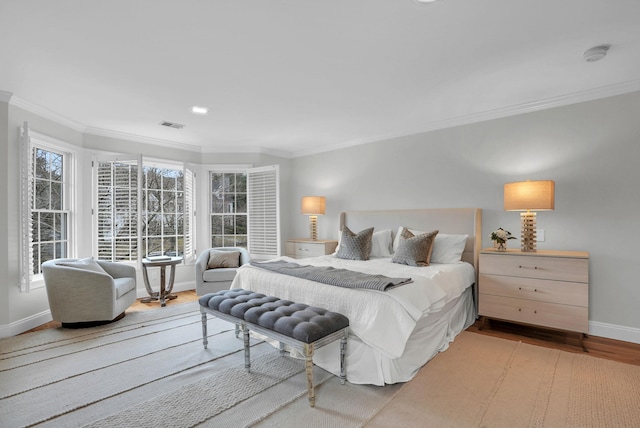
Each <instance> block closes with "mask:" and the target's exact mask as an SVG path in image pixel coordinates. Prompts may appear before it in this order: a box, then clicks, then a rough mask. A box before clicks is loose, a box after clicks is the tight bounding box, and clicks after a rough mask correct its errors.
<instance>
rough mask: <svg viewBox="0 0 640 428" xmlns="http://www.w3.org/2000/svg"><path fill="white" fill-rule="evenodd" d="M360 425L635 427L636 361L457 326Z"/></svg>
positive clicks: (639, 418) (638, 401)
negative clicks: (413, 374) (447, 344)
mask: <svg viewBox="0 0 640 428" xmlns="http://www.w3.org/2000/svg"><path fill="white" fill-rule="evenodd" d="M366 426H367V427H388V426H427V427H497V428H499V427H509V428H511V427H638V426H640V367H639V366H635V365H629V364H623V363H618V362H614V361H610V360H604V359H601V358H594V357H591V356H589V354H587V353H569V352H564V351H559V350H555V349H549V348H543V347H539V346H534V345H529V344H525V343H521V342H517V341H510V340H506V339H499V338H495V337H490V336H485V335H481V334H476V333H470V332H463V333H462V334H461V335H460V336H459V337H458V338H456V340H455V342H454V343H452V344H451V346H450V347H449V349H448V350H447V351H446V352H444V353H441V354H438V355H437V356H436V357H435V358H434V359H433V360H431V361H430V362H429V363H428V364H427V365H426V366H424V367H423V368H422V369H421V370H420V372H419V373H418V375H417V376H416V377H415V378H414V379H413V380H411V381H410V382H409V383H407V384H405V385H404V386H403V388H402V390H401V391H400V392H399V393H398V394H397V396H396V397H395V398H394V399H393V400H392V401H391V402H390V403H389V404H388V405H387V406H386V407H385V408H384V409H382V410H381V411H380V412H379V413H378V414H377V415H376V416H375V417H373V418H372V420H371V421H369V423H368V424H366Z"/></svg>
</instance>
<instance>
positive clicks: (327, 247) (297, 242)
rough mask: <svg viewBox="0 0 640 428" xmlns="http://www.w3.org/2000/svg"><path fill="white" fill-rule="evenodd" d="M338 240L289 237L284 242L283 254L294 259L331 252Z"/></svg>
mask: <svg viewBox="0 0 640 428" xmlns="http://www.w3.org/2000/svg"><path fill="white" fill-rule="evenodd" d="M337 246H338V241H321V240H317V241H313V240H311V239H289V240H287V242H285V247H284V254H285V256H287V257H292V258H294V259H303V258H305V257H317V256H324V255H327V254H332V253H333V252H334V251H335V250H336V247H337Z"/></svg>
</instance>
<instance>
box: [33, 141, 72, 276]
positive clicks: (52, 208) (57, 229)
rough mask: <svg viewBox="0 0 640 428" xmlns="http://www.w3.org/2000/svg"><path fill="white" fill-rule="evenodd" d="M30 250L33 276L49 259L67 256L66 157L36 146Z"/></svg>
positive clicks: (34, 153)
mask: <svg viewBox="0 0 640 428" xmlns="http://www.w3.org/2000/svg"><path fill="white" fill-rule="evenodd" d="M31 154H32V156H33V158H32V162H33V177H32V185H33V190H32V195H33V198H32V200H31V247H32V259H33V274H34V275H36V274H40V273H42V272H41V268H40V265H41V264H42V263H43V262H46V261H47V260H53V259H57V258H62V257H67V255H68V248H69V233H68V230H69V211H68V209H67V204H66V198H65V193H66V192H65V187H66V185H67V183H66V179H65V177H66V176H65V170H66V168H65V155H64V154H63V153H60V152H55V151H52V150H47V149H44V148H41V147H37V146H33V147H32V149H31Z"/></svg>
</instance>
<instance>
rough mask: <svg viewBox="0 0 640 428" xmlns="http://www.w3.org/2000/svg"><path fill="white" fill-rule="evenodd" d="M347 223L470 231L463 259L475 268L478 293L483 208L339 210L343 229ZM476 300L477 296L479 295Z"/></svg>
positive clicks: (356, 229)
mask: <svg viewBox="0 0 640 428" xmlns="http://www.w3.org/2000/svg"><path fill="white" fill-rule="evenodd" d="M344 225H346V226H347V227H349V229H351V230H352V231H354V232H356V233H357V232H359V231H360V230H362V229H365V228H367V227H371V226H373V227H374V228H375V230H384V229H391V230H392V231H393V233H394V235H395V233H396V232H397V230H398V227H400V226H404V227H407V228H409V229H416V230H422V231H431V230H436V229H437V230H439V231H440V233H448V234H453V235H469V237H468V238H467V245H466V246H465V249H464V253H462V260H464V261H466V262H469V263H471V264H472V265H473V267H474V268H475V270H476V285H475V290H474V291H475V293H474V294H475V295H476V296H477V295H478V294H477V291H478V290H477V284H478V258H479V256H480V250H481V247H482V209H481V208H432V209H411V210H379V211H347V212H342V213H340V230H342V227H343V226H344ZM476 301H477V299H476Z"/></svg>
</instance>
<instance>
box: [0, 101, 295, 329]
mask: <svg viewBox="0 0 640 428" xmlns="http://www.w3.org/2000/svg"><path fill="white" fill-rule="evenodd" d="M24 121H28V122H29V127H30V129H31V130H32V131H35V132H37V133H39V134H43V135H45V136H48V137H52V138H55V139H57V140H60V141H62V142H65V143H68V144H70V145H72V146H73V147H74V148H75V149H76V150H77V160H78V182H77V189H78V195H77V196H78V211H77V213H78V224H77V227H78V229H77V238H78V239H77V253H76V255H77V256H78V257H88V256H90V255H91V252H92V239H91V237H92V216H91V208H92V197H93V196H92V187H91V172H92V171H91V159H92V157H93V156H94V155H96V154H100V153H104V152H112V153H122V154H134V155H137V154H139V153H141V154H142V155H143V156H149V157H153V158H156V159H157V158H159V159H166V160H172V161H181V162H190V163H192V164H196V168H197V169H199V171H198V173H199V174H198V182H197V187H198V188H199V189H200V191H199V192H198V193H199V194H200V193H201V192H203V191H204V190H205V189H207V188H208V178H207V172H208V171H207V168H205V167H200V164H206V165H211V164H250V165H253V166H265V165H275V164H278V165H280V177H281V183H284V185H282V187H283V188H284V191H283V192H282V196H283V199H282V202H283V204H286V205H285V206H289V204H290V201H289V199H288V192H287V191H286V186H287V185H286V183H288V181H289V180H290V168H289V164H290V160H289V159H283V158H279V157H276V156H271V155H267V154H244V153H241V154H202V153H195V152H190V151H185V150H181V149H178V148H174V147H170V146H155V145H152V144H147V143H139V142H134V141H127V140H122V139H117V138H110V137H104V136H96V135H91V134H85V133H83V132H81V131H78V130H74V129H71V128H69V127H67V126H64V125H61V124H59V123H56V122H53V121H51V120H48V119H46V118H43V117H41V116H38V115H36V114H34V113H31V112H28V111H26V110H24V109H21V108H19V107H16V106H14V105H12V104H7V103H6V102H2V101H1V100H0V150H1V151H0V158H1V159H2V160H1V161H0V162H1V163H0V170H1V171H2V172H1V174H2V187H1V188H0V198H1V200H3V201H6V203H3V204H0V221H1V224H0V231H2V241H1V242H2V246H1V250H0V255H4V257H2V258H1V260H2V262H0V275H1V276H0V278H2V280H1V281H0V337H5V336H10V335H14V334H17V333H20V332H22V331H25V330H28V329H30V328H33V327H36V326H38V325H40V324H42V323H44V322H47V321H50V320H51V317H50V313H49V304H48V299H47V295H46V289H45V288H36V289H33V290H32V291H31V292H30V293H21V292H20V290H19V265H20V263H19V261H20V259H19V251H18V249H19V248H20V235H19V233H20V227H19V226H20V198H19V189H20V181H19V174H20V170H19V150H18V149H19V128H20V127H21V126H22V124H23V122H24ZM205 193H206V192H205ZM196 209H197V212H198V213H200V215H199V216H198V227H197V231H198V235H197V237H196V249H197V250H198V251H201V250H204V249H205V248H207V247H208V246H209V241H210V238H209V235H208V225H207V221H208V218H207V216H206V214H205V213H207V212H208V209H209V204H208V198H206V197H203V198H200V199H199V200H198V205H197V207H196ZM203 214H205V215H203ZM282 220H283V224H287V223H288V222H289V213H288V212H287V211H284V212H282ZM156 270H157V269H156ZM150 274H151V280H152V281H154V280H155V281H159V279H158V277H159V272H156V271H155V270H154V271H150ZM175 283H176V290H180V289H193V288H195V281H194V267H193V264H187V265H180V266H178V268H177V269H176V280H175ZM153 285H154V286H155V287H157V283H155V284H153ZM137 288H138V290H137V292H138V296H139V297H143V296H146V295H147V294H146V291H145V288H144V282H143V279H142V272H141V271H140V270H139V271H138V281H137Z"/></svg>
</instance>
